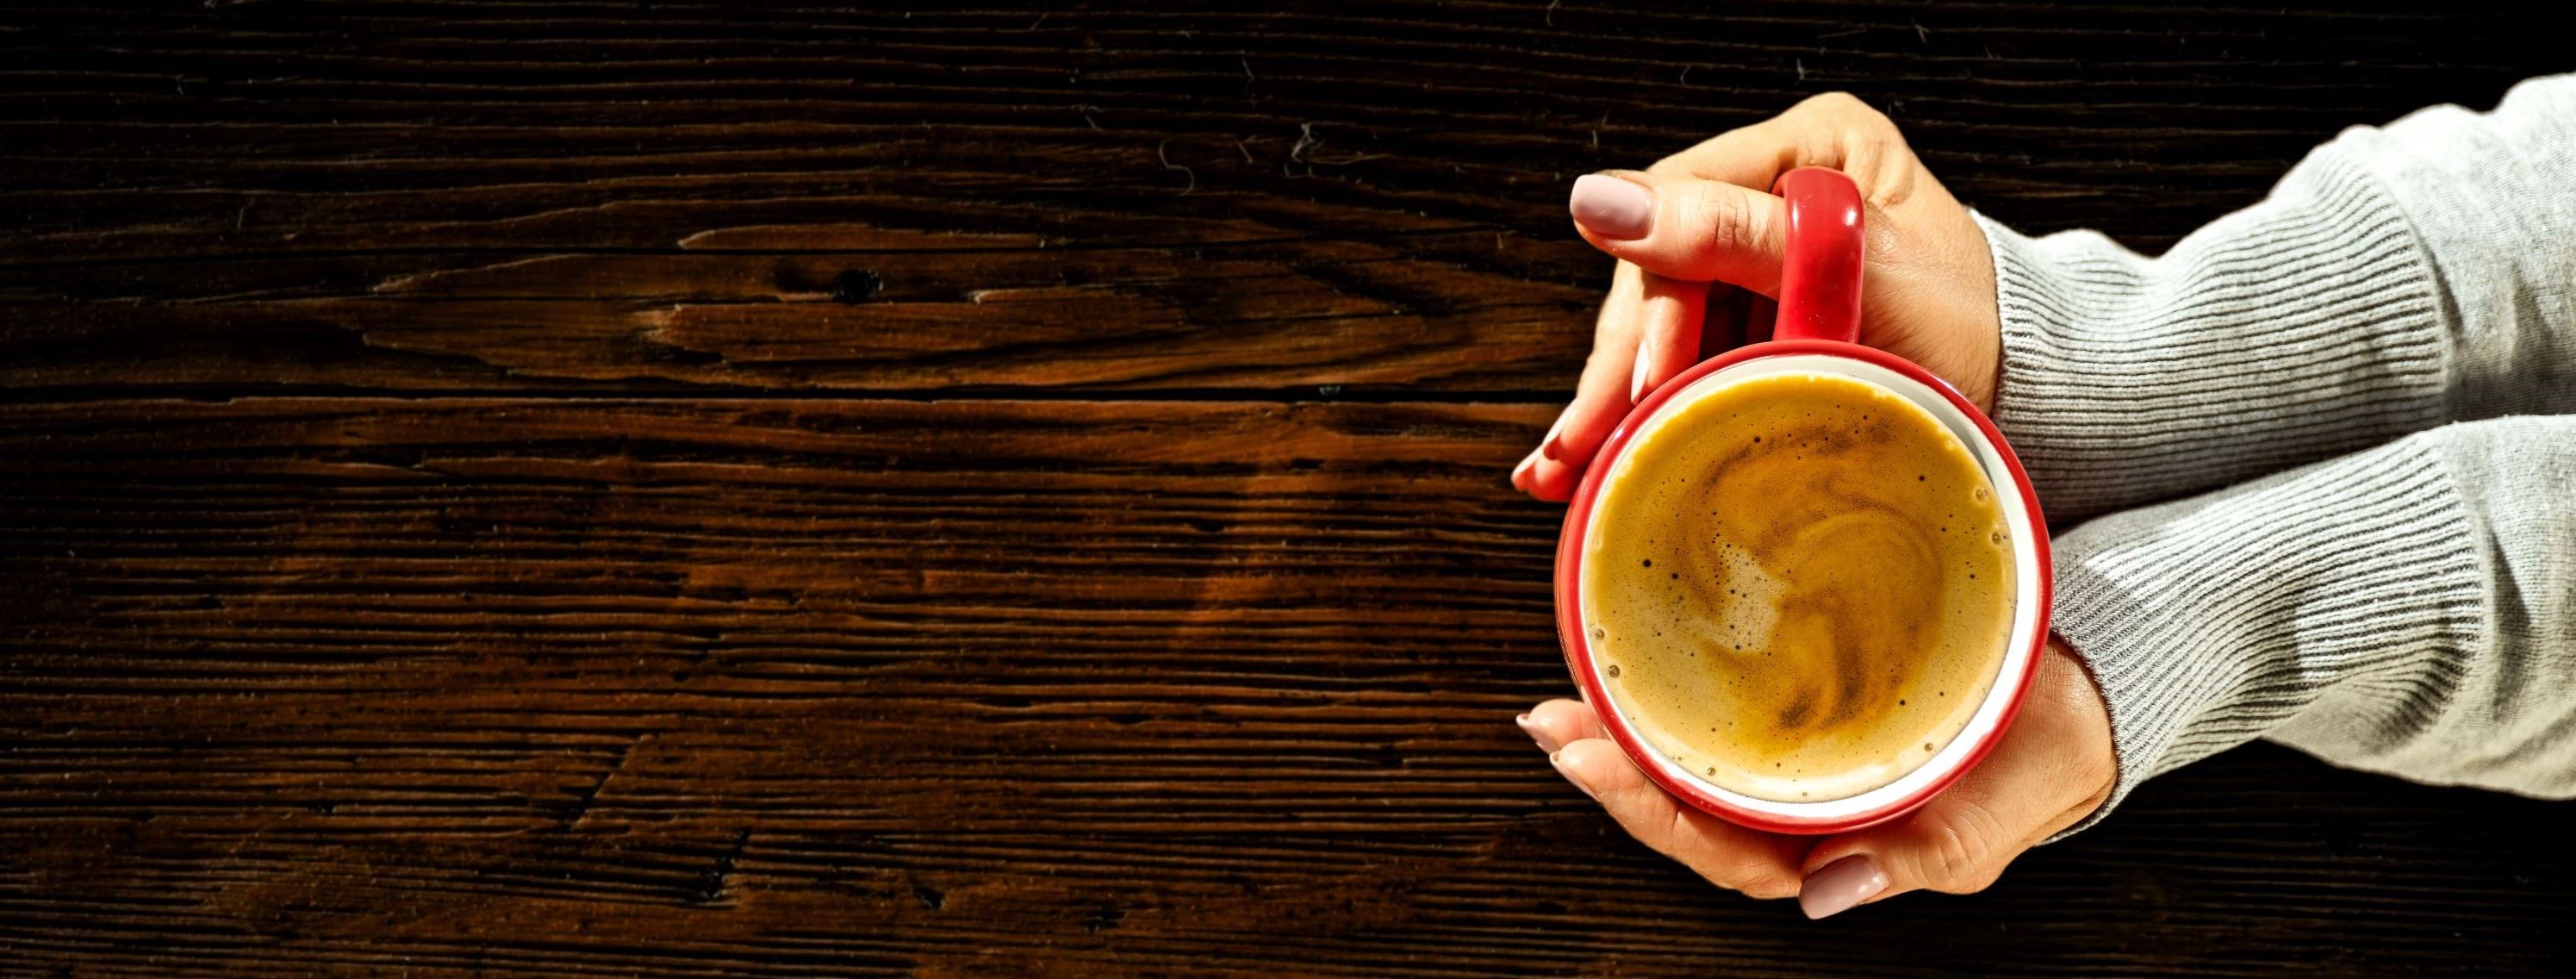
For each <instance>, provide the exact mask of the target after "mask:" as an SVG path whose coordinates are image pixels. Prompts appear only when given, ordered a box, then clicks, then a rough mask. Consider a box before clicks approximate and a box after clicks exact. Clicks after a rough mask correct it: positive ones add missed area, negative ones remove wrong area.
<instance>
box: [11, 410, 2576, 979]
mask: <svg viewBox="0 0 2576 979" xmlns="http://www.w3.org/2000/svg"><path fill="white" fill-rule="evenodd" d="M1546 418H1547V415H1546V412H1545V410H1544V409H1543V408H1540V407H1536V406H1521V405H1480V404H1465V405H1423V404H1392V405H1376V404H1346V403H1293V404H1276V403H1218V402H1186V401H1176V402H1114V403H1097V402H1083V401H1073V402H1043V401H966V402H955V401H894V400H875V401H832V400H808V399H748V400H735V401H727V402H698V401H678V400H660V401H657V400H631V401H605V400H578V401H567V400H545V399H501V398H484V399H454V398H421V399H359V398H276V399H236V400H227V401H171V400H154V399H135V400H126V401H101V402H92V403H80V404H16V405H9V406H5V407H0V468H5V470H6V471H7V472H8V473H9V474H10V475H9V476H8V478H6V479H0V584H5V587H4V588H0V622H6V623H8V624H9V626H8V632H9V634H10V638H9V639H8V641H6V642H5V643H0V676H5V677H6V678H7V680H6V682H5V683H0V745H5V746H6V747H5V750H0V974H5V975H58V974H65V973H68V974H73V975H93V974H95V975H158V974H168V973H173V972H187V973H205V972H209V971H227V972H235V973H243V974H257V975H267V976H300V975H326V974H348V973H359V972H369V971H379V972H394V971H400V972H404V973H407V974H411V975H420V976H466V975H476V974H489V973H495V972H513V973H545V974H565V975H591V974H597V975H655V976H784V975H797V974H811V973H815V972H827V973H832V974H854V975H880V974H881V975H898V974H900V975H968V974H973V975H1027V974H1035V973H1066V972H1093V971H1099V972H1122V973H1137V972H1143V973H1157V972H1161V973H1169V972H1202V973H1206V974H1220V975H1253V974H1276V973H1279V972H1290V973H1296V974H1310V975H1349V976H1387V975H1397V976H1460V975H1491V974H1503V973H1515V974H1517V973H1548V974H1564V973H1583V974H1601V975H1609V974H1622V975H1625V974H1705V973H1706V972H1708V971H1711V970H1712V969H1715V968H1718V967H1720V966H1721V965H1722V967H1723V968H1724V969H1726V970H1728V971H1737V972H1743V973H1746V974H1781V975H1836V974H1848V975H1863V974H1869V975H1919V976H1930V975H1949V974H1957V973H1960V972H1968V973H1993V972H2005V971H2037V972H2045V973H2050V974H2106V975H2108V974H2121V975H2138V974H2181V973H2189V974H2195V975H2202V974H2215V975H2252V974H2263V973H2275V972H2278V971H2281V970H2285V969H2293V968H2295V969H2302V970H2312V971H2320V972H2326V973H2344V974H2365V973H2366V974H2389V973H2434V972H2454V971H2472V972H2477V973H2481V974H2501V973H2513V972H2529V973H2540V972H2544V971H2546V970H2547V969H2549V968H2552V967H2554V966H2555V965H2557V964H2560V963H2561V962H2563V960H2564V957H2565V956H2567V955H2568V954H2569V953H2570V952H2571V949H2570V947H2569V939H2568V937H2567V935H2566V932H2565V929H2564V928H2563V927H2562V926H2563V924H2564V916H2565V911H2566V909H2567V908H2568V907H2571V906H2576V848H2571V847H2568V846H2566V845H2564V844H2563V843H2562V842H2556V841H2557V840H2559V838H2560V836H2561V835H2563V834H2559V833H2557V832H2555V830H2556V829H2557V828H2558V826H2559V824H2561V823H2563V822H2564V815H2565V807H2564V806H2563V805H2551V804H2544V803H2539V802H2533V801H2529V800H2520V799H2513V798H2508V797H2504V796H2499V795H2494V794H2487V793H2477V792H2469V791H2462V790H2439V789H2432V788H2425V787H2420V786H2409V785H2405V784H2402V783H2397V782H2394V781H2390V780H2386V779H2379V778H2372V777H2368V776H2363V775H2358V774H2352V773H2341V772H2332V771H2328V770H2325V769H2322V768H2321V767H2320V766H2317V765H2315V764H2314V763H2312V762H2308V761H2306V760H2303V759H2300V758H2298V757H2297V756H2294V755H2291V754H2289V753H2288V752H2284V751H2280V750H2277V749H2262V750H2248V751H2240V752H2237V753H2234V754H2231V755H2229V756H2226V757H2224V758H2221V759H2219V760H2216V761H2214V762H2210V763H2206V764H2202V765H2197V766H2194V767H2192V768H2191V769H2188V770H2186V771H2184V772H2182V773H2178V774H2176V775H2173V776H2169V777H2167V778H2165V779H2161V780H2159V781H2157V782H2155V783H2152V784H2151V785H2150V786H2148V787H2147V788H2146V789H2145V790H2143V791H2141V792H2140V793H2139V794H2138V795H2137V797H2136V798H2135V800H2134V801H2132V802H2131V803H2130V804H2129V806H2128V807H2127V808H2126V809H2125V810H2124V811H2123V812H2122V813H2121V814H2120V815H2119V816H2118V817H2116V818H2115V819H2114V820H2112V821H2111V822H2110V823H2109V824H2107V825H2106V826H2104V827H2102V828H2101V829H2098V830H2096V831H2094V832H2091V833H2088V834H2086V835H2084V836H2083V837H2080V838H2078V839H2077V840H2076V841H2073V842H2070V843H2067V844H2062V845H2059V846H2055V847H2050V848H2047V849H2044V850H2042V851H2040V852H2038V853H2036V854H2034V855H2032V856H2031V857H2030V858H2028V859H2027V860H2025V861H2024V862H2023V863H2022V865H2020V866H2019V867H2018V868H2017V869H2015V870H2014V871H2013V872H2012V873H2011V874H2010V875H2009V876H2008V877H2007V878H2006V880H2005V881H2004V883H2003V884H2002V885H2001V886H1999V887H1998V888H1997V889H1995V890H1994V891H1992V892H1989V893H1987V894H1984V895H1980V896H1977V897H1973V898H1966V899H1948V898H1909V899H1906V900H1905V901H1904V902H1903V903H1902V904H1901V905H1892V906H1889V907H1886V908H1882V909H1873V910H1872V911H1869V912H1864V913H1860V914H1855V915H1852V916H1849V917H1847V918H1842V919H1836V920H1834V921H1831V922H1825V923H1821V924H1810V923H1808V922H1805V921H1803V920H1799V919H1797V918H1796V917H1795V915H1794V913H1793V912H1792V911H1791V910H1789V909H1788V908H1786V907H1785V906H1783V905H1779V904H1760V903H1755V902H1750V901H1745V900H1742V899H1740V898H1737V897H1734V896H1732V895H1728V894H1725V893H1721V892H1717V891H1714V890H1712V889H1710V888H1708V887H1706V886H1705V885H1703V884H1700V883H1697V882H1695V881H1694V880H1692V879H1691V878H1689V877H1688V876H1687V875H1686V874H1684V873H1682V872H1681V871H1679V870H1678V869H1676V868H1674V867H1672V866H1670V865H1669V864H1667V863H1665V862H1663V861H1662V860H1660V859H1658V858H1656V857H1654V856H1653V855H1652V854H1650V853H1646V852H1644V851H1642V850H1641V849H1640V848H1638V847H1637V846H1636V845H1635V844H1633V843H1632V842H1629V841H1628V840H1626V838H1625V837H1624V835H1623V834H1621V833H1619V832H1618V831H1617V829H1616V828H1615V827H1613V826H1611V825H1609V824H1607V823H1606V822H1605V821H1604V820H1603V819H1602V817H1601V816H1600V815H1599V814H1598V810H1597V809H1596V808H1594V807H1593V806H1591V805H1590V804H1589V803H1588V802H1587V801H1586V800H1584V799H1583V798H1582V797H1581V796H1579V795H1577V794H1576V793H1575V792H1574V791H1573V790H1572V789H1570V788H1568V787H1566V786H1565V785H1564V784H1563V783H1561V782H1560V781H1558V780H1556V778H1555V777H1554V775H1553V774H1552V773H1551V772H1549V771H1548V769H1547V768H1546V766H1545V764H1544V762H1543V760H1542V759H1541V758H1540V757H1539V755H1538V754H1537V752H1536V751H1535V750H1534V749H1533V748H1532V747H1531V746H1530V745H1529V744H1528V743H1527V741H1526V740H1525V739H1523V738H1522V737H1521V736H1520V735H1519V733H1518V732H1517V731H1516V730H1514V729H1513V728H1512V726H1511V725H1510V723H1509V719H1510V716H1511V714H1512V713H1513V712H1515V711H1516V710H1518V709H1521V708H1522V707H1524V706H1526V705H1527V704H1528V703H1530V702H1532V701H1534V700H1536V699H1537V698H1539V697H1543V696H1548V695H1553V694H1557V693H1560V692H1562V691H1563V690H1565V689H1566V686H1567V685H1566V682H1565V680H1564V676H1563V666H1562V664H1561V661H1560V660H1559V658H1558V655H1557V652H1556V650H1555V648H1554V645H1553V642H1552V641H1551V638H1550V634H1549V625H1548V597H1547V593H1546V572H1547V563H1548V558H1549V547H1550V541H1551V538H1550V532H1551V530H1552V527H1553V525H1554V520H1555V511H1554V510H1553V509H1552V508H1548V507H1544V506H1540V505H1538V504H1534V503H1531V502H1528V501H1526V500H1522V499H1518V498H1516V497H1514V496H1513V495H1511V494H1510V493H1509V492H1508V490H1507V489H1506V488H1505V487H1504V486H1503V484H1502V479H1501V467H1503V466H1504V465H1506V464H1507V463H1508V462H1509V461H1510V460H1511V459H1512V457H1513V455H1514V453H1515V451H1516V449H1517V447H1519V446H1521V445H1524V444H1526V442H1527V440H1528V439H1529V438H1531V437H1532V436H1533V435H1534V434H1535V433H1536V430H1537V428H1538V426H1540V425H1541V424H1543V423H1544V422H1545V421H1546Z"/></svg>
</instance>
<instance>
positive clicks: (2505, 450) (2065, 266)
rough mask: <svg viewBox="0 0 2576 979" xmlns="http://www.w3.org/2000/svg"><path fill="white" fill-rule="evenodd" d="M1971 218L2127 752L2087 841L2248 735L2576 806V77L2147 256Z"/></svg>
mask: <svg viewBox="0 0 2576 979" xmlns="http://www.w3.org/2000/svg"><path fill="white" fill-rule="evenodd" d="M1979 220H1980V221H1981V222H1982V223H1983V226H1984V228H1985V231H1986V236H1987V238H1988V240H1989V241H1990V242H1991V244H1992V247H1993V249H1994V260H1995V278H1996V285H1997V295H1998V305H1999V311H2000V313H2001V315H2002V320H2003V336H2004V365H2003V379H2002V386H2001V390H2000V392H1999V394H1998V396H1997V398H1996V404H1995V419H1996V421H1997V422H1998V423H1999V424H2000V425H2001V426H2002V427H2003V429H2004V432H2005V434H2006V436H2007V437H2009V438H2010V439H2011V441H2012V443H2013V446H2014V448H2015V449H2016V450H2018V451H2019V453H2020V454H2021V458H2022V461H2023V462H2024V464H2026V465H2027V466H2028V468H2029V470H2030V474H2031V477H2032V479H2033V480H2034V481H2036V482H2037V483H2038V485H2039V490H2040V500H2041V502H2042V504H2043V505H2044V506H2045V507H2046V508H2047V509H2048V511H2049V516H2050V518H2051V520H2052V521H2053V522H2055V523H2056V524H2057V525H2058V526H2059V527H2068V526H2073V527H2074V529H2073V530H2070V531H2067V532H2065V533H2064V534H2063V535H2062V536H2060V537H2058V538H2057V540H2056V556H2057V574H2056V582H2057V605H2056V610H2055V612H2056V628H2057V631H2058V633H2059V634H2060V635H2061V636H2063V637H2064V638H2065V639H2066V641H2067V643H2068V644H2069V645H2071V646H2073V647H2074V648H2075V649H2076V650H2077V652H2079V653H2080V654H2081V655H2082V656H2083V657H2084V659H2085V660H2087V661H2088V662H2089V663H2090V665H2091V666H2092V669H2093V674H2094V676H2095V678H2096V679H2098V680H2099V681H2100V682H2101V685H2102V693H2103V696H2104V698H2105V700H2107V701H2108V703H2109V705H2110V710H2111V729H2112V737H2113V741H2114V743H2115V745H2116V748H2117V752H2118V756H2119V767H2120V773H2119V782H2118V785H2117V786H2116V787H2115V788H2114V790H2113V791H2112V794H2111V801H2110V802H2109V803H2108V804H2106V805H2104V806H2103V807H2102V809H2101V811H2099V812H2096V813H2095V814H2094V815H2093V816H2092V818H2090V819H2087V820H2086V821H2085V822H2084V823H2083V824H2080V825H2079V826H2078V827H2077V829H2081V828H2083V826H2089V825H2091V824H2092V823H2093V822H2095V821H2098V820H2100V819H2101V818H2102V817H2103V816H2104V815H2105V814H2107V813H2109V812H2110V811H2111V809H2112V808H2113V807H2115V806H2117V805H2119V803H2120V800H2121V799H2123V798H2124V797H2126V796H2127V795H2128V793H2129V792H2130V791H2131V790H2132V789H2135V788H2136V787H2137V786H2138V783H2140V782H2143V781H2145V780H2147V779H2148V778H2151V777H2154V776H2155V775H2157V774H2159V773H2161V772H2165V771H2168V770H2171V769H2172V768H2174V767H2176V766H2179V765H2182V764H2185V763H2187V762H2190V761H2193V760H2195V759H2198V758H2202V757H2205V756H2207V755H2210V754H2212V753H2215V752H2218V751H2221V750H2224V749H2226V748H2229V747H2232V746H2234V745H2237V744H2241V743H2244V742H2245V741H2248V740H2251V739H2254V738H2266V739H2269V740H2271V741H2274V742H2277V743H2280V744H2285V745H2289V746H2291V747H2294V748H2297V749H2299V750H2301V751H2305V752H2308V753H2309V754H2312V755H2315V756H2317V757H2318V758H2322V759H2324V760H2326V761H2329V762H2332V763H2334V764H2337V765H2343V766H2346V767H2350V768H2357V769H2366V770H2369V771H2375V772H2385V773H2388V774H2392V775H2398V776H2403V777H2405V778H2410V779H2414V780H2417V781H2422V782H2431V783H2438V784H2452V785H2473V786H2480V787H2484V788H2490V789H2501V790H2505V791H2510V792H2518V793H2524V794H2528V795H2535V796H2547V797H2568V796H2576V415H2571V416H2565V417H2544V416H2547V415H2551V414H2555V413H2568V412H2576V243H2572V242H2576V76H2560V77H2554V78H2545V79H2537V80H2533V81H2529V82H2525V83H2523V84H2522V85H2520V86H2517V87H2516V88H2515V89H2514V90H2513V91H2512V92H2511V93H2510V94H2508V95H2507V96H2506V97H2505V99H2504V101H2503V102H2502V103H2501V104H2500V105H2498V106H2497V107H2496V108H2495V110H2494V111H2493V112H2491V113H2486V114H2476V113H2471V112H2468V111H2465V110H2462V109H2460V108H2457V107H2450V106H2446V107H2441V108H2435V109H2427V110H2424V111H2422V112H2418V113H2415V114H2413V115H2410V116H2407V117H2406V118H2404V119H2401V120H2398V121H2397V122H2395V123H2392V124H2390V125H2389V126H2387V127H2386V128H2382V129H2370V128H2356V129H2352V130H2349V131H2347V132H2345V133H2343V134H2342V135H2341V136H2339V137H2337V138H2336V139H2335V140H2334V141H2333V142H2330V143H2327V144H2326V145H2324V146H2322V147H2319V148H2318V149H2317V150H2316V151H2315V152H2313V153H2311V154H2309V156H2308V158H2307V159H2306V160H2305V161H2303V162H2301V163H2300V164H2299V165H2298V167H2297V168H2295V169H2293V170H2291V171H2290V173H2289V175H2288V176H2287V177H2284V178H2283V179H2282V181H2281V183H2280V185H2279V186H2278V187H2276V188H2275V189H2274V190H2273V192H2272V195H2271V196H2270V197H2269V198H2267V199H2266V200H2264V201H2263V202H2262V203H2260V204H2257V205H2254V206H2253V207H2250V208H2247V209H2246V210H2244V211H2241V212H2238V213H2236V214H2232V215H2229V216H2227V217H2225V218H2221V219H2219V220H2218V221H2216V222H2214V223H2212V224H2210V225H2209V226H2208V227H2205V228H2202V229H2201V230H2200V231H2198V232H2196V233H2194V234H2193V235H2191V236H2190V237H2189V238H2186V239H2184V240H2183V241H2182V243H2180V244H2178V245H2176V246H2174V248H2173V250H2172V251H2170V252H2168V253H2166V254H2165V255H2164V256H2163V257H2161V258H2154V259H2149V258H2143V257H2140V256H2138V255H2136V254H2134V253H2132V252H2129V251H2127V250H2125V249H2122V248H2121V247H2120V246H2118V245H2116V244H2113V243H2112V242H2111V241H2110V240H2109V239H2107V238H2104V237H2102V236H2101V235H2098V234H2093V233H2090V232H2068V233H2065V234H2057V235H2051V236H2048V237H2046V238H2040V239H2035V240H2034V239H2031V238H2027V237H2024V236H2022V235H2019V234H2016V233H2014V232H2013V231H2012V230H2010V229H2008V228H2005V227H2003V226H2001V225H1998V224H1995V223H1993V222H1992V221H1986V220H1985V219H1984V218H1982V217H1980V219H1979ZM2392 440H2393V441H2392ZM2249 479H2250V480H2252V481H2251V482H2242V483H2241V485H2233V486H2230V485H2229V484H2235V483H2240V481H2244V480H2249ZM2222 486H2225V487H2227V488H2225V489H2216V488H2217V487H2222ZM2213 489H2216V491H2215V492H2204V491H2209V490H2213ZM2192 493H2201V494H2202V495H2198V496H2191V497H2189V498H2187V499H2181V500H2178V501H2175V502H2165V503H2161V504H2160V505H2155V506H2147V507H2144V508H2142V509H2134V510H2128V511H2126V512H2120V513H2116V514H2114V515H2112V516H2104V517H2099V518H2098V519H2092V520H2091V521H2090V522H2087V523H2083V524H2081V525H2080V526H2076V525H2075V521H2079V520H2084V519H2085V518H2091V517H2095V515H2097V514H2102V513H2105V512H2109V511H2114V510H2118V509H2120V508H2123V507H2132V506H2138V505H2140V504H2146V503H2154V502H2156V501H2164V500H2173V499H2174V498H2175V497H2179V496H2183V495H2185V494H2192Z"/></svg>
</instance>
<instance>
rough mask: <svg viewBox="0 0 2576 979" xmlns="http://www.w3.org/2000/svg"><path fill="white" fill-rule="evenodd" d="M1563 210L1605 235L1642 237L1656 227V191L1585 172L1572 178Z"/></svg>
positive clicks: (1609, 236) (1599, 233)
mask: <svg viewBox="0 0 2576 979" xmlns="http://www.w3.org/2000/svg"><path fill="white" fill-rule="evenodd" d="M1566 210H1568V211H1572V212H1573V213H1574V220H1576V221H1577V222H1580V223H1581V224H1582V225H1583V226H1584V227H1586V228H1590V229H1592V233H1593V234H1597V235H1600V236H1601V237H1604V238H1618V239H1623V240H1624V239H1630V238H1643V237H1645V236H1646V232H1649V231H1652V230H1654V228H1655V192H1654V191H1651V190H1647V189H1646V188H1645V187H1644V186H1642V185H1639V184H1634V183H1630V182H1628V181H1625V180H1621V179H1619V178H1617V177H1609V176H1603V175H1601V174H1597V173H1587V174H1584V175H1583V176H1580V177H1576V178H1574V195H1573V196H1572V197H1570V198H1568V199H1567V201H1566Z"/></svg>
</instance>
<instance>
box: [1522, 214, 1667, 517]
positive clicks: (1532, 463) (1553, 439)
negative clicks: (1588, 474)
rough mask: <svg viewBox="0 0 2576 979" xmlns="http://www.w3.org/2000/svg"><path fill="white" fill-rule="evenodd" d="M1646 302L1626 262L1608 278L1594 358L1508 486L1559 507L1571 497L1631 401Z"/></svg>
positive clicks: (1640, 280)
mask: <svg viewBox="0 0 2576 979" xmlns="http://www.w3.org/2000/svg"><path fill="white" fill-rule="evenodd" d="M1644 302H1645V273H1644V272H1642V271H1640V270H1639V269H1638V268H1637V267H1636V266H1634V265H1630V264H1628V263H1626V262H1621V263H1619V268H1618V269H1617V271H1615V272H1613V273H1612V274H1611V277H1610V294H1609V295H1608V296H1607V297H1605V298H1603V299H1602V301H1601V315H1600V318H1599V319H1598V321H1597V322H1596V324H1595V326H1594V328H1593V336H1592V356H1591V358H1590V359H1588V360H1586V361H1584V364H1583V378H1582V380H1580V381H1578V382H1576V384H1575V388H1574V401H1573V403H1571V404H1568V405H1566V406H1565V411H1564V412H1563V413H1562V414H1559V415H1558V416H1557V420H1556V425H1555V426H1554V427H1552V428H1550V429H1549V432H1550V434H1549V435H1548V436H1546V437H1545V438H1543V439H1541V440H1540V442H1539V447H1538V451H1536V452H1533V453H1531V454H1530V456H1529V458H1527V459H1524V460H1522V461H1521V466H1520V468H1519V469H1516V470H1514V472H1513V476H1512V485H1513V486H1516V487H1518V488H1519V489H1520V491H1521V492H1524V493H1528V494H1529V495H1531V496H1535V497H1538V498H1539V499H1542V500H1555V501H1558V502H1563V501H1564V500H1566V499H1567V498H1569V497H1572V496H1573V495H1574V485H1575V483H1576V482H1577V481H1578V480H1580V479H1582V478H1583V467H1584V466H1585V465H1587V464H1589V463H1590V462H1591V461H1592V453H1594V452H1596V451H1598V450H1599V449H1600V448H1601V443H1602V441H1603V440H1604V439H1607V438H1609V437H1610V430H1611V429H1612V428H1615V427H1617V426H1618V424H1619V419H1621V418H1624V417H1626V416H1627V414H1628V408H1629V406H1630V405H1632V404H1634V403H1635V402H1634V401H1633V400H1631V399H1630V398H1629V397H1628V391H1629V386H1630V382H1631V380H1632V379H1633V375H1634V374H1635V366H1636V360H1637V334H1638V331H1639V329H1640V325H1639V322H1638V319H1639V316H1640V313H1641V308H1642V306H1643V304H1644Z"/></svg>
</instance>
